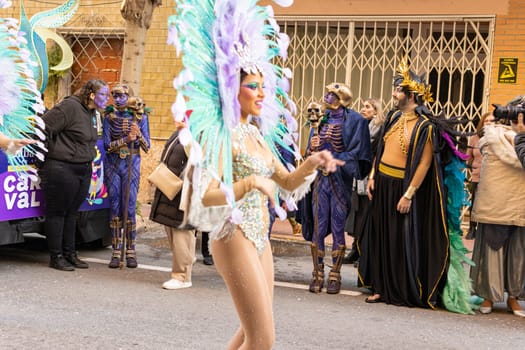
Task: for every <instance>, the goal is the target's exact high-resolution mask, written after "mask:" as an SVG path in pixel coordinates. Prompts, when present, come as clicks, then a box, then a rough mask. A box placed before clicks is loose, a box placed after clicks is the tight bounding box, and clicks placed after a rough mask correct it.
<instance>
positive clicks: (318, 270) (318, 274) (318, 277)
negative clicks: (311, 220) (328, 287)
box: [309, 243, 324, 293]
mask: <svg viewBox="0 0 525 350" xmlns="http://www.w3.org/2000/svg"><path fill="white" fill-rule="evenodd" d="M310 251H311V253H312V262H313V264H314V271H313V272H312V281H311V282H310V288H309V290H310V292H312V293H321V291H322V290H323V286H324V263H323V259H324V250H318V249H317V244H316V243H312V244H311V246H310Z"/></svg>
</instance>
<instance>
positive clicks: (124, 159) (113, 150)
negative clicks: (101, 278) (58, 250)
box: [103, 84, 150, 268]
mask: <svg viewBox="0 0 525 350" xmlns="http://www.w3.org/2000/svg"><path fill="white" fill-rule="evenodd" d="M111 92H112V95H113V98H114V99H115V106H109V107H108V108H107V109H106V114H105V118H104V124H103V139H104V148H105V150H106V158H105V159H104V169H105V171H106V179H107V181H106V185H107V186H108V193H109V202H110V228H111V233H112V236H113V242H112V246H113V255H112V258H111V262H110V264H109V267H111V268H116V267H119V263H120V259H121V252H122V250H123V247H122V245H123V239H124V238H123V233H125V234H126V237H125V241H126V247H125V252H126V265H127V266H128V267H136V266H137V264H136V255H135V240H136V236H137V230H136V219H135V209H136V204H137V193H138V189H139V182H140V152H141V150H142V151H144V152H148V150H149V148H150V138H149V125H148V115H147V114H146V113H144V110H143V106H142V105H141V104H139V105H136V104H137V99H138V98H137V97H133V98H128V97H129V90H128V87H127V86H125V85H121V84H117V85H115V87H113V89H112V91H111ZM132 124H136V125H137V126H138V127H139V129H140V133H139V134H138V135H137V138H136V140H135V141H131V142H130V141H129V140H128V136H129V134H130V131H131V125H132ZM124 220H125V221H126V222H124Z"/></svg>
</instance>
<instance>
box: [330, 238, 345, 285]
mask: <svg viewBox="0 0 525 350" xmlns="http://www.w3.org/2000/svg"><path fill="white" fill-rule="evenodd" d="M345 250H346V246H344V245H340V246H339V248H337V250H336V251H333V252H332V261H333V262H334V266H333V267H332V270H330V273H329V274H328V285H327V286H326V293H328V294H339V292H340V291H341V272H340V271H341V265H342V264H343V259H344V256H345Z"/></svg>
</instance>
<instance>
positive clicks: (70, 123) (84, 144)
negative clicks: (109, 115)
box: [40, 79, 109, 271]
mask: <svg viewBox="0 0 525 350" xmlns="http://www.w3.org/2000/svg"><path fill="white" fill-rule="evenodd" d="M108 101H109V87H108V85H107V84H106V83H105V82H104V81H103V80H98V79H94V80H89V81H88V82H86V83H85V84H84V85H83V86H82V87H81V88H80V89H79V90H78V91H77V92H76V93H75V94H74V95H73V96H70V97H67V98H65V99H64V100H63V101H62V102H61V103H59V104H57V105H56V106H55V107H53V108H52V109H51V110H49V111H48V112H47V113H46V114H44V116H43V120H44V123H45V127H46V132H47V140H48V154H47V157H46V160H45V162H44V164H43V165H42V168H41V170H40V176H41V179H42V188H43V191H44V199H45V203H46V207H45V215H46V221H45V223H44V229H45V234H46V236H47V243H48V248H49V253H50V255H51V260H50V263H49V266H50V267H52V268H54V269H57V270H62V271H73V270H74V269H75V267H77V268H87V267H88V264H87V263H86V262H84V261H82V260H80V259H79V258H78V256H77V253H76V251H75V227H76V216H77V211H78V208H79V207H80V205H81V204H82V202H83V201H84V199H85V198H86V195H87V193H88V190H89V183H90V179H91V173H92V170H91V163H92V161H93V159H94V158H95V155H96V153H95V144H96V142H97V139H98V135H97V119H96V110H97V109H103V108H105V107H106V104H107V102H108Z"/></svg>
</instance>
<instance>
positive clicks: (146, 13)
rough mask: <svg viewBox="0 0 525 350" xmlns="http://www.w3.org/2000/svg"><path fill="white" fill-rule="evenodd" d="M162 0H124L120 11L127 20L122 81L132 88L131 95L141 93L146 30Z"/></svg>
mask: <svg viewBox="0 0 525 350" xmlns="http://www.w3.org/2000/svg"><path fill="white" fill-rule="evenodd" d="M161 3H162V2H161V1H160V0H123V1H122V5H121V7H120V13H121V15H122V17H123V18H124V19H125V20H126V38H125V39H124V52H123V56H122V69H121V74H120V81H121V82H122V83H123V84H127V85H128V86H129V88H130V95H137V96H138V95H139V93H140V80H141V75H142V63H143V61H144V48H145V46H146V32H147V31H148V28H149V27H150V25H151V20H152V17H153V11H154V10H155V8H156V7H158V6H160V5H161Z"/></svg>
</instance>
